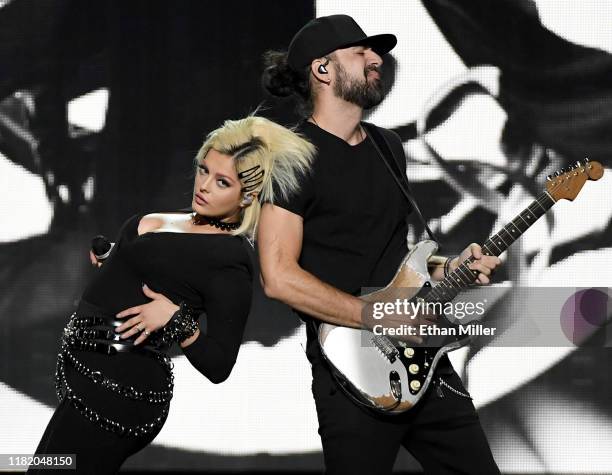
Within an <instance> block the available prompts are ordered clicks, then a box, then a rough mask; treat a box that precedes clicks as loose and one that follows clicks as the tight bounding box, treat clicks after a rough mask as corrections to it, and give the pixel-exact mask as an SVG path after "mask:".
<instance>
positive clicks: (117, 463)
mask: <svg viewBox="0 0 612 475" xmlns="http://www.w3.org/2000/svg"><path fill="white" fill-rule="evenodd" d="M74 353H75V354H76V355H77V356H78V358H79V360H80V361H82V362H83V363H85V364H86V365H87V366H88V367H89V368H91V369H96V370H99V371H101V372H102V373H103V374H104V375H106V376H108V377H111V378H113V379H114V380H116V381H120V382H121V383H123V384H129V385H133V386H134V387H136V388H141V389H150V390H154V391H159V390H163V389H165V386H164V385H165V377H166V373H165V371H164V369H163V368H162V366H161V365H160V363H159V362H157V361H155V360H154V359H153V358H151V357H149V356H146V355H142V354H136V353H119V354H116V355H112V356H108V355H104V354H100V353H93V352H88V351H76V350H74ZM66 379H67V380H68V382H69V383H70V386H71V387H72V388H73V390H74V392H75V394H77V395H78V396H79V397H80V398H81V399H82V400H83V401H84V402H85V404H86V405H87V406H88V407H90V408H92V409H94V410H96V411H97V412H98V413H100V414H101V415H103V416H105V417H108V418H109V419H112V420H115V421H117V422H120V423H122V424H124V425H127V426H136V425H141V424H146V423H149V422H151V421H153V420H154V419H155V418H156V417H158V416H160V415H162V414H163V406H162V405H157V404H150V403H148V402H146V401H135V400H131V399H128V398H125V397H123V396H120V395H118V394H115V393H113V392H111V391H109V390H108V389H106V388H103V387H101V386H100V385H99V384H96V383H94V382H92V381H91V380H89V379H87V378H85V377H83V376H81V375H80V374H79V373H77V372H76V371H75V370H74V368H72V367H71V366H70V365H68V364H66ZM160 430H161V427H157V428H156V429H155V430H154V431H153V432H152V433H149V434H147V435H143V436H138V437H134V436H121V435H119V434H116V433H114V432H111V431H108V430H106V429H104V428H102V427H100V426H99V425H98V424H96V423H94V422H91V421H89V420H88V419H87V418H85V417H84V416H83V415H82V414H81V413H80V412H79V411H78V410H77V409H75V408H74V407H73V406H72V404H71V403H70V402H69V401H68V399H67V398H64V399H63V400H62V402H61V403H60V404H59V406H58V407H57V409H56V410H55V412H54V413H53V416H52V417H51V420H50V421H49V424H48V425H47V428H46V430H45V432H44V434H43V436H42V439H41V441H40V443H39V445H38V448H37V449H36V453H37V454H47V455H50V454H75V455H76V471H75V470H66V471H65V473H70V474H73V475H74V474H75V473H78V474H87V475H94V474H95V475H98V474H105V475H106V474H112V473H117V472H118V471H119V468H120V467H121V465H122V464H123V462H124V461H125V460H126V459H127V458H128V457H129V456H130V455H133V454H135V453H136V452H138V451H139V450H141V449H143V448H144V447H146V446H147V445H148V444H149V443H151V442H152V441H153V439H154V438H155V436H156V435H157V434H158V433H159V431H160ZM28 473H41V474H42V473H47V471H44V472H43V471H40V472H39V470H37V469H31V470H29V471H28ZM53 473H58V471H57V470H53Z"/></svg>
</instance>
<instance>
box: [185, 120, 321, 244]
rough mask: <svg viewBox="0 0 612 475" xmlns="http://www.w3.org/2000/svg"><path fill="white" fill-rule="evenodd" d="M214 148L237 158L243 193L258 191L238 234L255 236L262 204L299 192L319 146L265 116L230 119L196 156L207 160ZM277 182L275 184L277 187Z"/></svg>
mask: <svg viewBox="0 0 612 475" xmlns="http://www.w3.org/2000/svg"><path fill="white" fill-rule="evenodd" d="M210 149H214V150H216V151H217V152H219V153H222V154H224V155H229V156H231V157H233V158H234V165H235V167H236V171H237V172H238V177H239V178H240V183H241V185H242V190H243V193H257V195H256V196H255V197H254V199H253V201H252V202H251V204H250V205H249V206H246V207H245V208H244V209H243V210H242V220H241V224H240V227H239V228H238V229H236V230H233V231H232V234H234V235H243V234H246V235H247V236H248V237H250V238H254V236H255V231H256V229H257V223H258V221H259V214H260V212H261V203H262V202H270V203H274V198H275V197H276V196H275V193H278V194H280V195H281V197H282V198H285V199H286V198H288V197H289V196H290V195H291V194H293V193H296V192H298V191H299V178H298V175H299V174H306V173H308V172H309V171H310V165H311V164H312V160H313V157H314V154H315V151H316V149H315V146H314V145H312V144H311V143H310V142H308V141H307V140H306V139H304V138H302V137H300V136H299V135H298V134H296V133H295V132H293V131H292V130H289V129H287V128H285V127H283V126H282V125H279V124H277V123H276V122H272V121H271V120H268V119H265V118H264V117H256V116H249V117H246V118H244V119H239V120H227V121H225V122H224V123H223V125H222V126H221V127H219V128H218V129H216V130H213V131H212V132H211V133H210V134H208V136H207V137H206V141H205V142H204V144H203V145H202V147H201V148H200V150H199V151H198V153H197V155H196V162H198V163H199V162H201V161H202V160H204V159H205V157H206V154H207V153H208V151H209V150H210ZM273 183H274V184H275V186H273Z"/></svg>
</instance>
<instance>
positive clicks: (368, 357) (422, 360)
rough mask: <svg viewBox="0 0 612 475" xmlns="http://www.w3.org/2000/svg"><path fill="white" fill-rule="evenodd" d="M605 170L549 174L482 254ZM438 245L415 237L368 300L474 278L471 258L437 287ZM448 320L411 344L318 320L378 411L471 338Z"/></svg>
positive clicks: (417, 391)
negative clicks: (439, 330)
mask: <svg viewBox="0 0 612 475" xmlns="http://www.w3.org/2000/svg"><path fill="white" fill-rule="evenodd" d="M602 175H603V167H602V166H601V164H600V163H598V162H589V161H588V159H585V160H584V161H582V162H580V161H579V162H576V164H575V165H573V166H571V167H570V168H568V169H561V170H560V171H558V172H555V174H554V175H549V176H548V178H547V183H546V190H545V191H543V192H542V193H541V194H540V195H539V196H538V197H537V198H536V199H535V200H534V201H533V202H532V203H531V204H530V205H529V206H528V207H527V208H525V209H524V210H523V211H521V212H520V213H519V214H518V215H517V216H516V218H514V219H513V220H512V221H511V222H510V223H508V224H507V225H506V226H504V227H503V228H502V230H501V231H499V232H498V233H497V234H494V235H493V236H491V237H490V238H489V239H487V241H486V242H485V243H484V244H483V245H482V251H483V253H484V254H485V255H491V256H499V255H500V254H502V253H503V252H504V251H505V250H506V249H507V248H508V247H509V246H510V245H511V244H512V243H513V242H514V241H516V240H517V239H518V238H519V237H520V236H521V235H522V234H523V233H524V232H525V231H527V229H529V228H530V227H531V226H532V225H533V223H535V222H536V221H537V220H538V219H539V218H540V217H541V216H543V215H544V214H545V213H546V212H547V211H548V210H549V209H550V208H552V206H553V205H554V204H555V203H556V202H557V201H559V200H562V199H566V200H570V201H572V200H574V198H576V196H577V195H578V193H579V192H580V190H581V189H582V187H583V185H584V184H585V183H586V181H587V180H599V179H600V178H601V177H602ZM437 248H438V246H437V244H436V243H435V242H434V241H431V240H424V241H421V242H419V243H417V244H416V246H414V247H413V248H412V249H411V250H410V251H409V252H408V253H407V254H406V256H405V257H404V259H403V260H402V263H401V264H400V266H399V268H398V270H397V272H396V274H395V277H394V278H393V280H392V281H391V283H389V285H387V286H386V287H384V288H382V289H380V290H377V291H376V292H372V293H369V294H366V295H363V296H361V297H360V298H362V299H363V300H365V301H368V302H390V301H392V300H394V299H395V297H396V296H397V295H398V292H400V291H402V292H404V293H403V294H402V296H403V297H404V298H408V299H410V300H409V302H417V301H420V302H421V303H428V302H431V303H441V304H444V303H446V302H451V301H452V300H453V299H454V298H455V297H456V296H457V295H458V293H459V292H460V291H461V290H463V289H465V288H467V287H468V286H469V285H470V284H472V283H473V282H474V281H475V280H476V278H477V276H478V271H475V270H472V269H470V268H469V267H468V265H469V264H470V262H472V260H473V258H469V259H467V260H465V261H464V262H462V263H461V264H460V265H459V266H458V267H457V269H455V270H454V271H453V272H451V273H450V274H449V275H448V276H447V277H446V278H445V279H443V280H442V281H440V282H439V283H438V284H436V285H435V286H434V285H433V284H432V282H431V281H430V276H429V272H428V269H427V261H428V259H429V258H430V257H431V256H432V255H433V254H434V253H435V252H436V250H437ZM408 289H413V290H412V291H411V290H408ZM438 318H440V316H438ZM443 325H444V326H445V327H446V328H455V331H450V332H448V333H449V335H447V336H439V335H436V336H435V337H433V338H430V337H426V338H425V341H424V342H423V343H421V344H411V343H407V342H405V341H401V340H397V339H395V338H392V337H389V336H387V335H381V334H380V333H381V332H380V331H379V332H377V333H375V332H372V331H370V330H364V329H355V328H347V327H341V326H336V325H332V324H329V323H323V324H321V325H320V326H319V333H318V340H319V344H320V346H321V351H322V353H323V356H324V357H325V359H326V360H327V361H328V363H329V364H330V366H331V369H332V372H333V374H334V376H335V378H336V379H337V381H338V382H339V383H340V386H341V387H342V388H343V389H344V390H345V391H346V392H347V393H348V394H349V395H350V396H352V397H353V398H354V399H357V401H359V402H360V403H361V404H363V405H365V406H368V407H370V408H372V409H374V410H376V411H378V412H382V413H385V414H399V413H402V412H405V411H407V410H409V409H411V408H412V407H414V406H415V405H416V404H417V403H418V401H419V400H420V399H421V397H422V395H423V394H424V393H425V391H426V390H427V388H428V386H429V384H430V383H431V381H432V377H433V373H434V370H435V368H436V366H437V364H438V362H439V360H440V358H441V357H442V356H443V355H444V354H446V353H448V352H449V351H452V350H455V349H457V348H460V347H461V346H464V345H465V344H467V343H469V341H470V340H471V339H472V336H470V335H467V334H465V331H463V332H462V331H457V329H458V327H460V326H461V325H458V324H456V323H452V322H450V321H449V320H448V319H445V321H444V322H443Z"/></svg>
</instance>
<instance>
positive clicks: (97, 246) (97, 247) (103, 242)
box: [91, 234, 114, 262]
mask: <svg viewBox="0 0 612 475" xmlns="http://www.w3.org/2000/svg"><path fill="white" fill-rule="evenodd" d="M113 246H114V243H112V242H110V241H109V240H108V238H106V237H105V236H102V235H101V234H99V235H97V236H96V237H94V238H93V239H92V240H91V251H92V252H93V254H94V256H96V259H98V262H104V260H105V259H106V258H107V257H108V256H109V255H110V253H111V249H112V248H113Z"/></svg>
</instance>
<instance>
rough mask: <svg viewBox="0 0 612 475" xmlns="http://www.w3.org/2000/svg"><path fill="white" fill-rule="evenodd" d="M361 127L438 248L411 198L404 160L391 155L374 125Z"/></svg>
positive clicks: (386, 143) (367, 123)
mask: <svg viewBox="0 0 612 475" xmlns="http://www.w3.org/2000/svg"><path fill="white" fill-rule="evenodd" d="M362 125H363V127H364V128H365V130H366V132H367V134H368V138H369V139H370V141H371V142H372V144H373V145H374V148H375V149H376V152H378V155H379V156H380V158H381V159H382V161H383V162H384V164H385V165H386V167H387V170H389V173H391V176H392V177H393V179H394V180H395V183H397V186H399V187H400V190H401V191H402V194H403V195H404V197H405V198H406V200H408V203H410V205H411V206H412V208H413V209H414V211H415V212H416V214H417V217H418V218H419V220H420V221H421V224H423V227H424V228H425V231H426V232H427V234H428V235H429V237H430V239H431V240H432V241H435V242H436V243H437V244H438V247H440V241H439V240H438V239H437V238H436V236H435V235H434V233H433V232H432V230H431V229H430V228H429V226H428V225H427V221H426V220H425V218H424V217H423V214H422V213H421V210H420V209H419V206H418V205H417V203H416V200H415V199H414V197H413V196H412V192H411V191H410V185H409V184H408V177H407V176H406V172H405V170H403V168H402V165H401V163H402V162H403V161H404V160H398V157H397V156H396V154H395V153H393V147H391V145H390V144H389V141H388V140H387V137H385V136H384V134H382V133H381V132H380V131H379V130H378V129H377V128H376V126H375V125H374V124H370V123H369V122H362ZM383 150H384V152H383ZM391 157H393V161H391ZM400 177H401V178H400Z"/></svg>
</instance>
